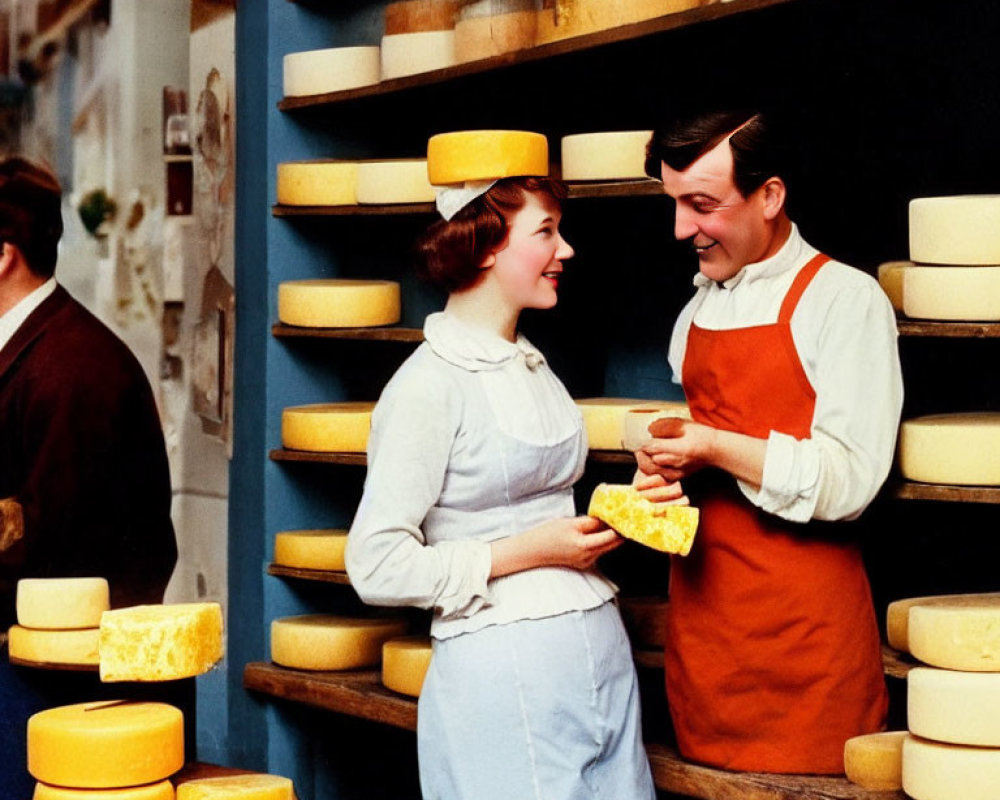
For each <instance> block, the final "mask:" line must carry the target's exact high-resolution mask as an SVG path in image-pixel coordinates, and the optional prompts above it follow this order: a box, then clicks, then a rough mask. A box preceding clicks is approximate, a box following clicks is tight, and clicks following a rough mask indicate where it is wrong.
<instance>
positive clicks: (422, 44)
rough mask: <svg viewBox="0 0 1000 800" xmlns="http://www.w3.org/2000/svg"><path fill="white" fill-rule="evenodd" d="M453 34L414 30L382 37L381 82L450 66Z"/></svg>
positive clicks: (453, 52) (453, 56)
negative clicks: (413, 31)
mask: <svg viewBox="0 0 1000 800" xmlns="http://www.w3.org/2000/svg"><path fill="white" fill-rule="evenodd" d="M457 63H458V57H457V56H456V55H455V32H454V31H450V30H449V31H418V32H415V33H397V34H394V35H392V36H383V37H382V80H384V81H388V80H392V79H393V78H402V77H405V76H407V75H417V74H419V73H421V72H431V71H432V70H435V69H445V68H446V67H453V66H455V64H457Z"/></svg>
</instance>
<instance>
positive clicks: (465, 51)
mask: <svg viewBox="0 0 1000 800" xmlns="http://www.w3.org/2000/svg"><path fill="white" fill-rule="evenodd" d="M537 31H538V12H537V11H536V10H535V9H529V10H526V11H514V12H511V13H509V14H497V15H495V16H490V17H476V16H472V17H468V18H464V19H459V20H458V21H457V22H456V23H455V59H456V61H457V62H458V63H459V64H465V63H468V62H470V61H479V60H480V59H483V58H493V57H494V56H499V55H502V54H503V53H511V52H514V51H516V50H526V49H527V48H529V47H533V46H534V44H535V36H536V33H537Z"/></svg>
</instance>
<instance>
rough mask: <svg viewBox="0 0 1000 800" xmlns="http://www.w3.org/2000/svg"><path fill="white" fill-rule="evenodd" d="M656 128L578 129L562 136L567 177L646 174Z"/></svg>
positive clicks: (621, 177) (630, 177)
mask: <svg viewBox="0 0 1000 800" xmlns="http://www.w3.org/2000/svg"><path fill="white" fill-rule="evenodd" d="M652 134H653V132H652V131H609V132H602V133H577V134H573V135H571V136H564V137H563V138H562V177H563V180H565V181H616V180H634V179H637V178H645V177H646V167H645V164H646V145H647V144H648V143H649V139H650V137H651V136H652Z"/></svg>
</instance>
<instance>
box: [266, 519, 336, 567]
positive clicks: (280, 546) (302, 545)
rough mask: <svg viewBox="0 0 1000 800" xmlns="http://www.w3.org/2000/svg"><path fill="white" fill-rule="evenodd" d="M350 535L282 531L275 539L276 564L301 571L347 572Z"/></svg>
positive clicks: (309, 531)
mask: <svg viewBox="0 0 1000 800" xmlns="http://www.w3.org/2000/svg"><path fill="white" fill-rule="evenodd" d="M346 547H347V531H346V530H342V529H331V530H326V529H324V530H302V531H281V532H280V533H277V534H275V537H274V563H275V564H281V565H282V566H285V567H295V568H297V569H326V570H344V569H345V568H346V567H345V565H344V550H345V548H346Z"/></svg>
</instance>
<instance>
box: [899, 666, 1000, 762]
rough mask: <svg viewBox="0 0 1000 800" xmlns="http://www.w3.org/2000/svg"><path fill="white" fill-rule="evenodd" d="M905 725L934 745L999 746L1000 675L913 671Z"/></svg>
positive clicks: (907, 698)
mask: <svg viewBox="0 0 1000 800" xmlns="http://www.w3.org/2000/svg"><path fill="white" fill-rule="evenodd" d="M906 724H907V726H908V727H909V729H910V732H911V733H914V734H916V735H917V736H920V737H922V738H924V739H932V740H934V741H935V742H949V743H951V744H969V745H977V746H980V747H1000V672H958V671H956V670H950V669H931V668H929V667H915V668H914V669H911V670H910V671H909V672H908V673H907V675H906Z"/></svg>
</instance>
